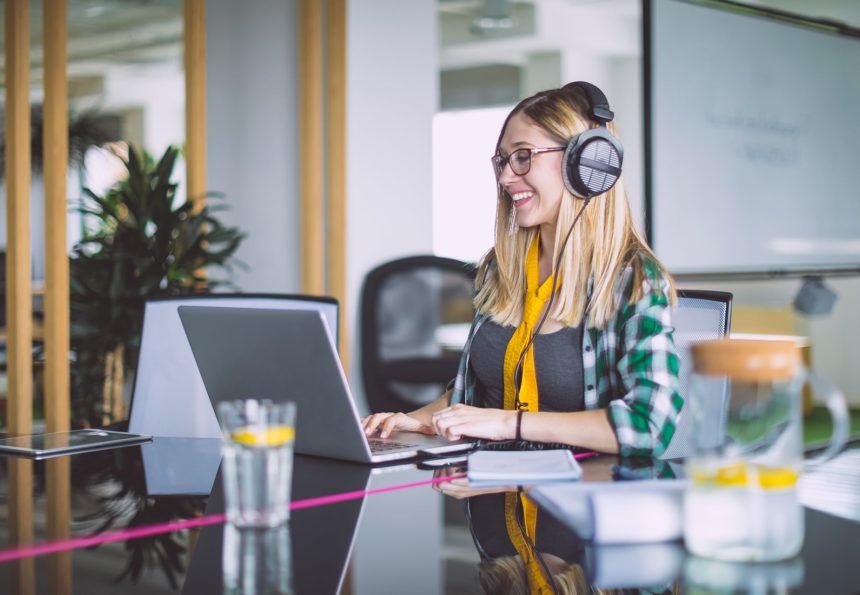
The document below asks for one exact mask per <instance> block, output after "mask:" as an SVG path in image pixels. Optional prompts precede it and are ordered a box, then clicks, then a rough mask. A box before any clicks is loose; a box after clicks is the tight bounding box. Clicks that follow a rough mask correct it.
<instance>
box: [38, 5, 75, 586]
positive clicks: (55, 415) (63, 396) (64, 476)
mask: <svg viewBox="0 0 860 595" xmlns="http://www.w3.org/2000/svg"><path fill="white" fill-rule="evenodd" d="M66 23H67V4H66V0H51V1H50V2H45V3H44V5H43V30H44V36H43V39H44V42H43V43H44V64H45V75H44V76H45V78H44V85H45V99H44V107H43V110H44V119H45V127H44V137H43V142H42V146H43V152H44V154H43V158H42V160H43V163H44V176H45V425H46V429H47V431H48V432H63V431H67V430H69V428H70V425H71V412H70V409H71V393H70V387H69V384H70V371H69V348H70V338H69V257H68V254H67V253H66V197H67V192H66V178H67V176H68V169H69V163H68V161H69V158H68V155H69V122H68V119H69V118H68V113H69V112H68V109H69V108H68V103H69V102H68V78H67V75H66V62H67V59H66V45H67V43H66V39H67V24H66ZM46 487H47V490H46V491H47V510H46V513H47V533H48V537H49V538H50V539H51V540H56V541H59V540H64V539H68V538H69V535H70V531H71V469H70V465H69V459H68V457H61V458H59V459H53V460H50V461H48V462H47V463H46ZM47 562H48V576H47V580H48V591H49V592H51V593H57V594H58V595H65V594H67V593H71V592H72V554H71V552H61V553H58V554H53V555H51V556H49V557H48V560H47Z"/></svg>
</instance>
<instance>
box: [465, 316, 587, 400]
mask: <svg viewBox="0 0 860 595" xmlns="http://www.w3.org/2000/svg"><path fill="white" fill-rule="evenodd" d="M514 330H515V329H514V327H512V326H500V325H498V324H496V323H495V322H493V321H491V320H488V321H487V322H485V323H484V324H483V325H481V328H479V329H478V332H477V333H476V334H475V336H474V338H473V339H472V351H471V356H470V360H469V361H470V365H471V367H472V370H473V371H474V372H475V378H476V380H477V382H476V384H475V397H476V400H477V402H478V403H480V404H481V405H482V406H483V407H488V408H496V409H502V408H503V404H504V395H505V385H504V363H505V350H506V349H507V347H508V343H509V342H510V340H511V337H512V336H513V334H514ZM533 349H534V353H535V372H536V374H537V386H538V395H539V396H540V410H541V411H582V410H583V409H585V402H584V398H583V382H582V325H580V326H578V327H574V328H571V327H564V328H562V329H561V330H558V331H555V332H553V333H549V334H545V335H538V336H537V337H536V338H535V341H534V345H533Z"/></svg>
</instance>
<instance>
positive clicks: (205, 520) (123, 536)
mask: <svg viewBox="0 0 860 595" xmlns="http://www.w3.org/2000/svg"><path fill="white" fill-rule="evenodd" d="M463 477H466V475H465V474H460V475H450V476H448V477H434V478H433V479H425V480H422V481H413V482H411V483H404V484H399V485H394V486H388V487H384V488H376V489H373V490H356V491H354V492H344V493H342V494H332V495H330V496H320V497H317V498H306V499H304V500H296V501H295V502H291V503H290V510H301V509H302V508H313V507H315V506H325V505H327V504H335V503H337V502H345V501H347V500H357V499H359V498H363V497H365V496H370V495H373V494H382V493H384V492H394V491H396V490H405V489H408V488H417V487H419V486H424V485H431V484H434V483H441V482H443V481H450V480H452V479H460V478H463ZM223 522H224V515H223V514H210V515H209V516H204V517H199V518H194V519H186V520H182V521H170V522H167V523H159V524H157V525H149V526H146V527H135V528H133V529H123V530H120V531H111V532H108V533H102V534H101V535H91V536H89V537H76V538H74V539H67V540H64V541H54V542H51V543H43V544H40V545H32V546H27V547H22V548H9V549H5V550H0V563H2V562H11V561H13V560H20V559H22V558H32V557H34V556H43V555H45V554H56V553H58V552H64V551H67V550H75V549H79V548H83V547H92V546H97V545H101V544H103V543H112V542H114V541H129V540H132V539H140V538H141V537H151V536H152V535H161V534H162V533H172V532H174V531H182V530H184V529H196V528H198V527H205V526H207V525H218V524H221V523H223Z"/></svg>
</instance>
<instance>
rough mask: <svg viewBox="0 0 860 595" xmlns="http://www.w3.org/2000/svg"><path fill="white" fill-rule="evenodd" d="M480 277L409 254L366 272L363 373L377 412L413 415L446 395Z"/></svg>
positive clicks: (468, 268) (455, 264)
mask: <svg viewBox="0 0 860 595" xmlns="http://www.w3.org/2000/svg"><path fill="white" fill-rule="evenodd" d="M475 272H476V271H475V267H474V266H473V265H469V264H466V263H464V262H462V261H459V260H455V259H453V258H443V257H440V256H411V257H407V258H401V259H398V260H393V261H391V262H387V263H384V264H382V265H380V266H378V267H376V268H375V269H373V270H372V271H370V272H369V273H368V274H367V277H365V280H364V286H363V288H362V292H361V372H362V377H363V382H364V392H365V395H366V397H367V402H368V405H369V406H370V410H371V411H373V412H377V411H411V410H413V409H415V408H417V407H421V406H422V405H426V404H427V403H429V402H430V401H432V400H433V399H435V398H437V397H439V396H440V395H441V394H442V393H443V392H444V390H445V385H446V384H447V383H448V381H450V380H451V379H452V378H454V376H455V375H456V373H457V363H458V361H459V358H460V354H461V352H462V348H463V343H464V342H465V339H466V335H467V334H468V329H469V325H470V323H471V322H472V318H473V316H474V308H473V306H472V298H473V296H474V286H475Z"/></svg>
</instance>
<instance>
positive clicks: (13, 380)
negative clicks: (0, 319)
mask: <svg viewBox="0 0 860 595" xmlns="http://www.w3.org/2000/svg"><path fill="white" fill-rule="evenodd" d="M4 25H5V34H6V47H5V50H6V58H5V60H6V81H5V83H6V105H5V110H6V251H7V252H6V370H7V374H8V379H9V389H8V395H9V408H8V411H9V420H8V428H9V431H10V432H12V433H18V434H30V433H31V432H32V430H33V356H32V343H33V303H32V296H31V282H30V96H29V93H30V12H29V0H5V4H4ZM8 465H9V478H8V482H9V486H10V489H9V543H10V545H26V544H30V543H32V541H33V520H32V519H33V463H32V462H31V461H25V460H17V459H15V458H14V457H11V458H10V459H9V461H8ZM10 574H11V580H12V585H11V587H12V592H13V593H20V594H24V595H27V594H29V593H34V592H35V590H36V575H35V566H34V561H33V559H32V558H31V559H28V560H22V561H21V563H19V564H17V565H15V566H14V567H13V569H12V572H11V573H10Z"/></svg>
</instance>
